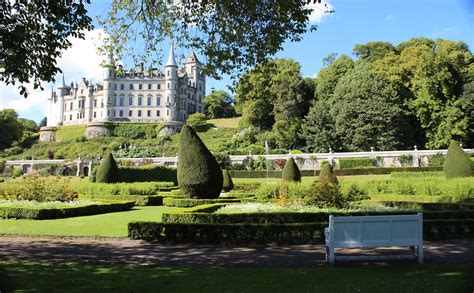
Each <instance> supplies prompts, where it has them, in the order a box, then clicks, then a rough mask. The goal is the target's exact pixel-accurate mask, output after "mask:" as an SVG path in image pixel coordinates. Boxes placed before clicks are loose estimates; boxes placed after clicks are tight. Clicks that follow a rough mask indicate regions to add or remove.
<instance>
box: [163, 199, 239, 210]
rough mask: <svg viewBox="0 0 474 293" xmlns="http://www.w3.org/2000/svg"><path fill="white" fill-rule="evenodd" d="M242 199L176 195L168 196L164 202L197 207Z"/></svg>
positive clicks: (168, 204) (182, 206) (175, 205)
mask: <svg viewBox="0 0 474 293" xmlns="http://www.w3.org/2000/svg"><path fill="white" fill-rule="evenodd" d="M240 201H241V199H238V198H214V199H195V198H175V197H166V198H164V199H163V204H164V205H165V206H170V207H180V208H187V207H195V206H200V205H204V204H214V203H238V202H240Z"/></svg>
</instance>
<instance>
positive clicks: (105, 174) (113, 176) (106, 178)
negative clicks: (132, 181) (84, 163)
mask: <svg viewBox="0 0 474 293" xmlns="http://www.w3.org/2000/svg"><path fill="white" fill-rule="evenodd" d="M119 176H120V175H119V169H118V167H117V163H116V162H115V159H114V156H113V155H112V153H109V154H108V155H107V156H106V157H105V159H104V160H103V161H102V163H100V166H99V168H98V169H97V174H96V179H95V182H97V183H116V182H119Z"/></svg>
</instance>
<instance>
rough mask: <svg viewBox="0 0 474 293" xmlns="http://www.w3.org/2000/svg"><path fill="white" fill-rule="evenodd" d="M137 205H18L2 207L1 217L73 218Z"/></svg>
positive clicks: (119, 210) (33, 218)
mask: <svg viewBox="0 0 474 293" xmlns="http://www.w3.org/2000/svg"><path fill="white" fill-rule="evenodd" d="M133 206H135V202H133V201H128V202H115V203H104V204H92V205H87V206H79V207H67V208H55V209H28V208H16V207H0V218H2V219H10V218H15V219H31V220H47V219H60V218H71V217H79V216H88V215H97V214H106V213H112V212H121V211H128V210H130V209H132V208H133Z"/></svg>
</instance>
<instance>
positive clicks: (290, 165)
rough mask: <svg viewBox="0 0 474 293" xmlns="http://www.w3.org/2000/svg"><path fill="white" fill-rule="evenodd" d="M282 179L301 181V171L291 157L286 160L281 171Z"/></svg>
mask: <svg viewBox="0 0 474 293" xmlns="http://www.w3.org/2000/svg"><path fill="white" fill-rule="evenodd" d="M282 179H283V181H294V182H301V172H300V169H299V168H298V165H296V163H295V160H294V159H293V157H290V158H289V159H288V161H286V164H285V167H283V171H282Z"/></svg>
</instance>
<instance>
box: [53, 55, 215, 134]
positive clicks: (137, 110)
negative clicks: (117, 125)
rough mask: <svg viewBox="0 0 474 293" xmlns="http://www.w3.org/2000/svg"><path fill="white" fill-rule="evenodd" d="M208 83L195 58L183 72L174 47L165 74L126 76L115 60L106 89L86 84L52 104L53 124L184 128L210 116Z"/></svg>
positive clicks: (64, 91)
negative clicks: (198, 115)
mask: <svg viewBox="0 0 474 293" xmlns="http://www.w3.org/2000/svg"><path fill="white" fill-rule="evenodd" d="M205 90H206V79H205V77H204V75H203V74H202V73H201V64H200V63H199V60H198V59H197V58H196V55H195V54H194V52H193V53H191V54H190V55H189V57H187V58H186V60H185V61H184V66H183V68H181V69H178V65H177V63H176V59H175V56H174V49H173V46H171V49H170V52H169V56H168V60H167V62H166V65H165V70H164V71H160V70H158V69H156V68H152V69H149V70H144V69H143V64H142V65H141V66H140V67H139V68H137V69H136V70H129V71H125V70H124V69H123V67H122V66H116V64H115V62H114V60H113V59H112V58H111V57H110V58H109V60H108V61H107V65H106V66H104V79H103V82H102V83H98V84H95V85H94V84H92V82H91V81H87V80H86V79H85V78H83V79H82V82H81V83H80V84H77V83H76V84H74V83H71V84H70V85H66V82H65V80H64V75H63V79H62V84H61V85H60V87H58V88H57V90H56V92H55V93H53V94H52V95H51V97H50V98H49V99H48V100H49V111H48V112H49V113H48V115H47V123H48V126H49V127H55V126H59V125H78V124H91V123H95V122H107V121H115V122H169V123H180V122H181V123H182V122H185V121H186V119H187V118H188V116H189V115H190V114H192V113H195V112H204V104H203V99H204V94H205Z"/></svg>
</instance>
